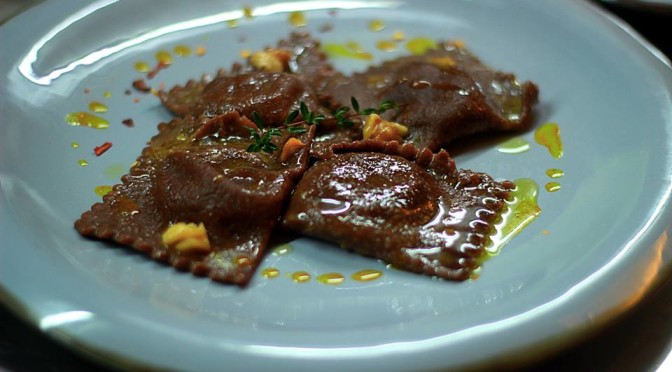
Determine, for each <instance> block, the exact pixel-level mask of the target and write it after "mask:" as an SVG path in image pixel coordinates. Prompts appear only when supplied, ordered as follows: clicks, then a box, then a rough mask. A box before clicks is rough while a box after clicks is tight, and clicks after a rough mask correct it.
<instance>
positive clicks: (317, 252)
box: [0, 0, 672, 371]
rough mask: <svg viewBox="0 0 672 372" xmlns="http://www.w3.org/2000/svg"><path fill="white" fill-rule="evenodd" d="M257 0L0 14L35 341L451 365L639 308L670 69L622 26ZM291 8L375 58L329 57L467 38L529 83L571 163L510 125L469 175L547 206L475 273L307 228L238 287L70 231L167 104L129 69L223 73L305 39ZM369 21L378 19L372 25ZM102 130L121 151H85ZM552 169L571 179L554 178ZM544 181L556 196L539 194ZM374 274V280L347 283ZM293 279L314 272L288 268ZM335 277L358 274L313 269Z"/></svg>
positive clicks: (137, 352)
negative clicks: (321, 236) (380, 252)
mask: <svg viewBox="0 0 672 372" xmlns="http://www.w3.org/2000/svg"><path fill="white" fill-rule="evenodd" d="M250 3H251V2H236V1H226V2H222V1H203V2H199V3H198V5H197V6H196V5H194V4H192V3H187V2H182V1H162V2H161V3H160V6H159V3H157V2H149V1H110V0H108V1H95V2H92V3H90V4H89V5H86V6H82V3H81V2H79V1H75V0H71V1H47V2H45V3H43V4H40V5H38V6H36V7H34V8H32V9H30V10H29V11H27V12H25V13H23V14H21V15H20V16H18V17H16V18H14V19H12V20H10V21H9V22H7V23H6V24H4V25H3V26H2V29H1V38H2V40H1V44H2V45H3V53H2V54H0V61H1V66H0V68H1V71H0V77H1V79H2V81H1V84H0V90H1V91H0V99H1V101H0V102H1V103H2V124H1V126H0V151H1V154H2V157H1V159H0V172H1V173H0V181H1V186H2V205H1V208H2V209H1V213H2V214H1V216H2V224H1V227H0V229H1V231H0V236H2V240H1V241H2V244H1V246H0V247H1V248H0V282H1V285H2V287H1V288H2V299H3V301H4V302H5V303H6V304H7V305H9V306H11V307H12V308H13V309H15V310H16V311H17V312H19V313H20V314H21V315H22V316H24V317H26V318H27V319H29V321H31V322H32V323H34V324H35V325H36V326H38V327H39V328H40V329H41V330H43V331H44V332H46V333H48V334H50V335H53V336H54V337H55V338H57V339H58V340H61V341H63V342H64V343H66V344H67V345H70V346H72V347H73V348H75V349H76V350H80V351H84V352H86V353H88V354H90V355H93V356H96V357H99V358H102V359H104V360H106V361H107V362H110V363H113V364H116V365H126V366H145V367H155V368H175V369H178V370H221V369H223V368H225V369H231V370H241V369H249V370H260V369H262V368H268V366H273V368H274V369H275V370H282V371H297V370H331V369H340V370H371V369H386V370H409V369H414V370H417V369H439V368H459V367H466V366H474V365H483V364H484V363H485V364H487V363H494V362H502V361H509V362H510V361H511V360H517V361H521V360H523V359H526V358H534V357H538V356H540V355H542V354H544V352H545V351H548V350H553V349H557V348H558V347H560V346H562V345H566V344H567V343H569V342H570V341H572V340H574V339H575V338H576V336H578V335H580V334H583V333H585V331H587V330H591V329H594V328H595V327H596V326H598V325H600V324H604V323H605V322H606V321H608V320H610V319H613V318H614V317H615V316H617V315H619V314H621V313H623V312H624V311H625V310H627V309H628V308H630V307H632V306H633V305H634V304H636V303H637V302H638V301H639V300H640V299H641V298H642V296H643V295H644V294H645V293H646V292H647V290H648V289H649V288H651V286H652V285H654V284H655V283H656V282H657V281H658V280H659V279H660V278H661V277H662V276H663V275H664V274H665V273H666V272H667V269H668V267H669V266H670V259H671V258H672V257H671V254H672V253H671V251H670V244H669V242H668V235H667V234H668V229H669V227H670V221H672V211H671V209H670V206H669V205H670V203H669V202H670V200H669V199H670V193H671V177H670V174H671V169H672V151H671V149H670V148H671V146H672V138H671V137H672V135H671V133H672V104H671V102H672V100H671V98H670V94H671V88H672V72H671V69H670V66H669V64H668V62H666V61H665V60H664V58H663V57H662V56H661V55H660V53H659V52H657V51H656V50H654V49H653V48H651V46H650V45H648V44H647V43H646V42H644V41H643V40H641V39H640V38H639V37H638V36H637V35H635V34H634V33H633V32H632V31H631V30H630V29H629V28H628V27H626V26H625V25H623V24H621V23H619V22H618V20H615V19H613V18H611V17H609V16H608V15H606V14H604V13H602V12H601V11H599V10H598V9H596V8H595V7H594V6H592V5H591V4H589V3H586V2H583V1H562V2H560V1H557V2H549V1H545V2H540V1H534V0H529V1H523V0H519V1H506V2H503V1H499V0H481V1H466V0H464V1H463V0H452V1H433V2H430V1H426V2H410V1H408V2H407V1H367V2H363V1H319V2H318V1H305V2H283V3H278V2H270V1H259V2H254V6H253V7H252V8H250V9H251V15H252V17H251V18H248V17H245V13H246V12H245V11H244V9H245V6H246V5H247V4H250ZM293 11H299V12H302V13H298V14H300V15H303V16H305V21H306V22H307V25H306V26H305V27H302V28H300V30H304V31H306V30H307V31H310V32H311V33H312V34H313V35H314V36H316V37H318V38H320V39H321V40H322V41H323V42H324V43H336V44H341V45H343V44H347V43H349V42H356V43H357V44H358V45H359V46H360V47H361V48H362V49H363V50H365V51H370V52H371V53H372V54H373V57H374V59H373V61H371V62H368V61H363V60H358V59H348V58H343V59H337V60H335V63H336V64H337V66H338V67H339V68H340V69H343V70H344V71H356V70H363V69H365V68H366V67H367V65H368V64H369V63H377V62H380V61H382V60H385V59H390V58H394V57H395V56H398V55H402V54H405V53H407V52H406V50H405V41H399V42H397V44H396V45H397V46H398V48H399V50H398V51H397V52H383V51H381V50H379V49H377V47H376V46H377V43H378V42H379V41H380V40H392V39H393V38H394V35H395V33H396V32H398V31H400V32H402V33H403V37H404V39H405V40H410V39H413V38H417V37H429V38H432V39H460V40H463V41H464V42H465V43H466V45H467V47H469V48H470V49H471V50H472V51H474V52H475V53H476V54H477V55H479V56H480V57H481V58H482V59H483V60H484V61H485V62H487V63H488V64H490V65H491V66H495V67H496V68H498V69H501V70H505V71H512V72H515V73H516V74H517V75H518V77H519V78H520V80H532V81H534V82H536V83H537V84H538V85H539V87H540V89H541V101H540V104H539V108H538V112H537V119H536V122H537V125H540V124H542V123H546V122H554V123H557V124H558V125H559V128H560V137H561V139H562V142H563V144H564V155H563V156H562V157H560V158H555V157H553V156H551V155H550V154H549V152H548V151H547V149H546V148H544V147H543V146H541V145H538V144H537V143H536V142H535V140H534V130H532V131H530V132H528V133H524V134H522V135H521V136H520V137H521V138H522V139H523V140H525V141H527V142H528V143H530V149H529V151H527V152H523V153H518V154H506V153H502V152H500V151H498V143H499V142H501V141H504V140H507V139H510V137H499V138H496V139H494V140H490V142H489V143H488V144H487V145H482V146H475V147H472V148H469V149H468V150H466V151H460V152H459V153H457V156H456V161H457V163H458V165H459V166H460V167H463V168H471V169H474V170H479V171H484V172H488V173H490V174H492V175H493V176H495V177H497V178H500V179H504V178H507V179H520V178H528V179H531V180H533V181H534V182H535V183H536V184H538V185H539V188H540V191H539V195H538V204H539V206H540V208H541V209H542V213H541V215H540V216H539V217H538V218H537V219H536V220H534V221H533V222H532V223H531V224H530V225H528V226H527V228H526V229H524V230H523V231H522V232H521V233H520V234H518V235H517V236H516V237H515V238H514V239H513V240H512V241H511V242H510V243H509V244H508V245H506V246H505V247H504V248H503V249H502V251H501V253H500V254H499V255H497V256H495V257H493V258H492V259H490V260H489V261H487V262H486V263H485V264H484V267H483V270H482V272H481V275H480V277H479V278H478V279H476V280H472V281H467V282H463V283H453V282H446V281H441V280H434V279H431V278H429V277H425V276H420V275H413V274H409V273H405V272H400V271H396V270H393V269H387V268H386V267H385V265H384V264H383V263H380V262H378V261H375V260H371V259H367V258H363V257H359V256H357V255H354V254H350V253H347V252H344V251H341V250H339V249H336V248H335V247H334V246H331V245H329V244H324V243H320V242H317V241H314V240H309V239H299V240H296V241H293V242H291V247H292V250H291V252H275V253H271V254H269V255H268V256H267V257H266V259H265V260H264V262H263V264H262V266H261V269H264V268H268V267H274V268H277V269H278V270H279V271H280V275H279V276H278V277H277V278H275V279H265V278H263V277H262V276H261V275H260V274H257V275H256V276H255V278H254V279H253V281H252V283H251V285H250V286H249V287H248V288H246V289H240V288H235V287H232V286H226V285H221V284H217V283H211V282H210V281H209V280H207V279H203V278H196V277H192V276H191V275H189V274H184V273H179V272H176V271H174V270H173V269H172V268H170V267H167V266H164V265H161V264H158V263H155V262H153V261H151V260H148V259H146V258H145V257H144V256H142V255H140V254H137V253H134V252H132V251H131V250H128V249H124V248H119V247H113V246H110V245H107V244H104V243H100V242H95V241H90V240H86V239H83V238H81V237H80V236H79V235H78V234H77V233H76V232H75V230H74V229H73V222H74V221H75V219H77V218H78V216H79V215H80V214H81V213H82V212H83V211H85V210H87V209H88V208H89V207H90V205H91V204H93V203H95V202H97V201H99V200H100V197H99V196H98V195H97V194H96V193H95V192H94V191H95V190H96V188H97V187H98V186H106V185H112V184H114V183H116V182H118V179H119V177H120V176H121V174H122V173H123V172H125V170H126V169H128V167H129V166H130V165H131V163H132V162H133V161H134V159H135V158H136V157H137V156H138V155H139V153H140V150H141V149H142V148H143V146H144V144H145V143H146V141H147V140H148V139H149V138H150V137H151V136H152V135H153V134H154V133H155V131H156V125H157V123H159V122H160V121H164V120H167V119H169V117H170V116H169V114H168V113H167V112H166V111H165V110H164V109H163V108H162V107H161V106H160V104H159V102H158V100H157V99H156V97H154V96H153V95H151V94H142V93H139V92H137V91H135V90H133V89H132V88H131V82H132V81H133V80H135V79H137V78H139V77H143V76H145V74H144V73H141V72H138V71H137V70H136V68H138V67H142V66H137V64H138V62H142V61H145V62H147V63H148V64H149V65H150V66H151V67H154V66H155V64H156V58H157V55H156V54H157V52H159V51H166V52H168V54H169V55H170V56H171V57H172V58H173V61H172V64H171V65H170V67H169V68H166V69H163V70H161V71H160V72H159V73H158V75H157V76H156V77H155V78H154V79H152V80H151V81H149V82H150V84H151V85H153V86H154V87H157V86H160V84H164V85H165V86H171V85H173V84H176V83H182V82H184V81H186V80H187V79H190V78H197V77H200V76H201V75H202V74H204V73H214V71H216V69H217V68H219V67H227V66H230V64H231V63H232V62H234V61H236V60H240V59H241V57H240V55H241V52H244V51H246V50H249V51H254V50H258V49H260V48H262V47H264V46H268V45H273V44H275V42H276V41H277V40H278V39H280V38H283V37H286V36H287V35H289V33H290V32H292V31H296V30H297V26H296V23H295V22H290V20H289V18H290V16H291V14H292V13H291V12H293ZM374 20H381V21H382V23H383V25H384V28H383V29H382V30H379V31H373V30H375V29H376V27H372V26H375V24H374V25H371V22H372V21H374ZM378 26H380V24H379V25H378ZM399 35H400V34H397V36H399ZM175 47H182V49H180V48H177V49H175ZM185 50H189V51H191V54H190V55H189V56H180V54H184V53H180V51H181V52H185ZM140 65H141V64H140ZM94 101H96V102H99V103H101V104H102V105H104V106H106V107H107V108H109V110H108V111H107V112H104V113H95V114H96V115H97V116H99V117H101V118H104V119H106V120H107V121H108V122H109V128H107V129H104V130H96V129H91V128H86V127H76V126H70V125H68V124H67V123H66V122H65V119H64V118H65V117H66V115H67V114H69V113H73V112H82V111H84V112H90V110H94V109H96V107H91V108H90V107H89V106H90V104H91V103H92V102H94ZM94 106H95V105H94ZM94 111H95V110H94ZM125 119H132V120H133V123H134V126H133V127H129V126H127V125H124V124H123V123H122V122H123V121H124V120H125ZM105 142H110V143H112V147H111V148H110V149H109V150H108V151H107V152H106V153H104V154H103V155H101V156H95V155H94V152H93V150H94V148H95V147H97V146H100V145H101V144H103V143H105ZM73 144H75V145H73ZM84 162H86V163H87V164H88V165H86V166H83V165H81V164H83V163H84ZM80 163H81V164H80ZM548 169H561V170H562V171H564V176H563V177H561V178H557V179H551V178H549V177H548V176H547V175H546V171H547V170H548ZM551 181H555V182H558V183H559V184H560V186H561V189H560V190H558V191H555V192H548V191H546V190H545V188H544V186H545V185H546V184H547V183H548V182H551ZM364 269H371V270H379V271H381V272H382V273H383V275H382V277H380V278H378V279H376V280H372V281H368V282H361V281H356V280H351V279H350V275H351V274H352V273H355V272H357V271H360V270H364ZM296 271H305V272H307V273H308V274H310V275H311V278H312V279H311V280H309V281H308V282H306V283H296V282H294V281H293V280H292V279H291V278H288V277H287V276H286V274H289V273H293V272H296ZM331 272H335V273H341V274H342V275H343V276H344V277H345V278H346V280H345V281H344V282H343V283H341V284H340V285H325V284H322V283H321V282H319V281H317V280H315V278H316V277H317V276H319V275H321V274H324V273H331Z"/></svg>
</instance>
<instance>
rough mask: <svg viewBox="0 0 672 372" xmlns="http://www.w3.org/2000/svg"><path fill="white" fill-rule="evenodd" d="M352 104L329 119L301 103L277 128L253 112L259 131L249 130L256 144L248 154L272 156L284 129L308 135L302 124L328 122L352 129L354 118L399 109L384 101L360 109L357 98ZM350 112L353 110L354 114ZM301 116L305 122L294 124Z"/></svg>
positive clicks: (340, 109)
mask: <svg viewBox="0 0 672 372" xmlns="http://www.w3.org/2000/svg"><path fill="white" fill-rule="evenodd" d="M350 104H351V105H352V107H347V106H344V107H340V108H338V109H336V110H334V111H333V112H332V113H331V116H330V117H327V116H325V115H323V114H317V113H315V112H313V111H310V109H309V108H308V105H306V103H305V102H303V101H301V103H300V104H299V109H298V110H294V111H292V112H290V113H289V114H288V115H287V117H286V118H285V120H284V122H283V125H282V126H280V127H277V128H266V125H265V124H264V121H263V119H262V117H261V114H259V113H258V112H257V111H253V112H252V121H253V122H254V124H256V125H257V128H258V129H253V128H248V129H249V131H250V138H251V139H252V140H253V141H254V142H253V143H252V144H250V145H249V146H248V147H247V152H260V151H263V152H266V153H269V154H272V153H273V152H274V151H275V150H277V149H278V146H276V145H275V144H274V143H273V142H272V140H273V137H279V136H282V130H283V129H284V130H287V132H289V133H292V134H303V133H306V128H305V127H304V126H301V125H302V124H305V125H319V124H320V123H322V122H324V121H327V120H334V121H335V122H336V126H337V127H338V128H341V129H344V128H352V127H353V126H354V125H355V122H354V121H352V118H354V117H357V116H366V115H371V114H378V115H380V114H382V113H384V112H386V111H389V110H395V109H397V108H398V107H399V106H397V104H396V103H395V102H394V101H392V100H384V101H381V102H380V103H379V104H378V107H375V108H374V107H369V108H365V109H360V106H359V102H358V101H357V99H356V98H355V97H350ZM350 110H352V112H351V111H350ZM299 114H301V117H302V118H303V120H300V121H297V122H294V120H296V118H297V117H298V116H299Z"/></svg>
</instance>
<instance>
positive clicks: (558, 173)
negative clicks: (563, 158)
mask: <svg viewBox="0 0 672 372" xmlns="http://www.w3.org/2000/svg"><path fill="white" fill-rule="evenodd" d="M546 175H547V176H549V177H551V178H560V177H562V176H564V175H565V172H564V171H563V170H562V169H557V168H550V169H546Z"/></svg>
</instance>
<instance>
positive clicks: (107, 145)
mask: <svg viewBox="0 0 672 372" xmlns="http://www.w3.org/2000/svg"><path fill="white" fill-rule="evenodd" d="M110 147H112V142H105V143H103V144H102V145H100V146H96V147H94V148H93V152H94V153H95V154H96V156H100V155H103V154H104V153H105V151H107V150H109V149H110Z"/></svg>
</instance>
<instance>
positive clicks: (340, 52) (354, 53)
mask: <svg viewBox="0 0 672 372" xmlns="http://www.w3.org/2000/svg"><path fill="white" fill-rule="evenodd" d="M323 49H324V52H325V53H327V54H328V55H329V56H330V57H332V58H338V57H344V58H353V59H361V60H365V61H371V60H372V59H373V55H371V53H367V52H365V51H363V50H362V48H361V47H360V46H359V44H357V43H356V42H349V43H347V44H325V45H324V46H323Z"/></svg>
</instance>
